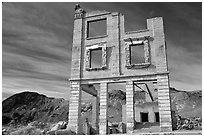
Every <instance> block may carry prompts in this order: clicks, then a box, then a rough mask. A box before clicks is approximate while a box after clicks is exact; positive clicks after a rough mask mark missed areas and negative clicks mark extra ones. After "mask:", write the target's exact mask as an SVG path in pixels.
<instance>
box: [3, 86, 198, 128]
mask: <svg viewBox="0 0 204 137" xmlns="http://www.w3.org/2000/svg"><path fill="white" fill-rule="evenodd" d="M170 93H171V101H172V108H173V109H178V113H179V115H181V116H182V117H200V118H202V91H201V90H200V91H192V92H186V91H180V90H176V89H175V88H170ZM125 99H126V97H125V92H123V91H121V90H113V91H111V92H109V100H108V115H109V121H118V119H121V117H122V114H121V109H122V107H121V105H122V104H124V103H125ZM91 109H92V106H91V103H86V104H83V105H82V116H83V117H84V118H85V117H88V118H91ZM68 113H69V101H68V100H65V99H63V98H50V97H47V96H45V95H42V94H39V93H36V92H28V91H26V92H22V93H18V94H15V95H13V96H11V97H9V98H7V99H5V100H4V101H3V102H2V124H3V125H4V124H8V123H10V122H11V121H15V122H16V123H22V124H26V123H29V122H32V121H41V122H58V121H68ZM15 122H14V123H15Z"/></svg>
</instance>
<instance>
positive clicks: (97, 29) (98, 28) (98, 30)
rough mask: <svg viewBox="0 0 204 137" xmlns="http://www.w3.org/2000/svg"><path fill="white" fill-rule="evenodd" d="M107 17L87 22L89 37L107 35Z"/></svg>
mask: <svg viewBox="0 0 204 137" xmlns="http://www.w3.org/2000/svg"><path fill="white" fill-rule="evenodd" d="M106 26H107V25H106V18H105V19H100V20H93V21H88V22H87V38H90V37H98V36H105V35H107V32H106V31H107V27H106Z"/></svg>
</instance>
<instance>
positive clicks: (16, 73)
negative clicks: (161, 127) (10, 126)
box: [2, 2, 202, 99]
mask: <svg viewBox="0 0 204 137" xmlns="http://www.w3.org/2000/svg"><path fill="white" fill-rule="evenodd" d="M80 4H81V6H82V7H83V8H84V9H85V10H86V11H87V12H89V11H93V10H106V11H110V12H121V13H122V14H124V15H125V28H126V29H125V30H126V31H133V30H139V29H145V28H146V19H147V18H151V17H157V16H162V17H163V18H164V27H165V34H166V40H167V51H168V63H169V69H170V72H171V73H170V79H171V86H172V87H176V88H179V89H184V90H193V89H201V87H202V84H201V82H202V77H201V74H202V69H201V68H202V59H201V57H202V39H201V36H202V16H201V15H202V12H201V11H202V3H198V2H197V3H158V2H157V3H150V2H148V3H147V2H146V3H129V2H128V3H119V2H117V3H115V2H114V3H113V2H112V3H92V2H89V3H80ZM74 6H75V3H69V2H68V3H11V2H9V3H4V4H3V6H2V51H3V52H2V76H3V82H2V91H3V98H5V97H8V96H10V95H12V94H14V93H16V92H21V91H24V90H32V91H38V92H40V93H42V94H46V95H48V96H54V97H65V98H67V99H68V98H69V89H70V88H69V82H68V81H67V79H69V77H70V69H71V68H70V67H71V48H72V32H73V17H74Z"/></svg>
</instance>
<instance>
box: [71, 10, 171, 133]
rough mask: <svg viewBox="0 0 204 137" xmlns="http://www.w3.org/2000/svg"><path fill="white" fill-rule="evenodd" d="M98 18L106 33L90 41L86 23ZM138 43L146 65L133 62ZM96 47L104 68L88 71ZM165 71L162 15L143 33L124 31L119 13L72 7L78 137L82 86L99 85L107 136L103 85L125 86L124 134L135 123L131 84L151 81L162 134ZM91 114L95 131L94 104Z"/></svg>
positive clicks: (167, 119)
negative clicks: (133, 47)
mask: <svg viewBox="0 0 204 137" xmlns="http://www.w3.org/2000/svg"><path fill="white" fill-rule="evenodd" d="M101 19H103V20H104V19H106V24H107V26H106V29H107V30H106V32H107V35H103V36H97V37H88V22H90V21H96V20H101ZM131 40H132V41H131ZM127 41H128V42H127ZM139 41H142V43H141V44H143V45H144V51H145V53H144V55H145V62H144V63H142V64H131V62H130V57H131V55H130V50H129V45H130V42H133V43H137V42H139ZM103 44H104V45H103ZM97 46H99V47H100V46H101V47H102V68H90V66H91V65H90V60H91V59H90V57H91V55H90V54H91V52H90V49H91V48H93V47H95V48H96V47H97ZM168 73H169V72H168V67H167V55H166V45H165V36H164V28H163V19H162V18H161V17H156V18H151V19H147V29H145V30H139V31H131V32H125V28H124V16H123V15H122V14H120V13H117V12H115V13H110V12H106V11H94V12H89V13H85V12H84V10H83V9H82V8H81V7H78V8H77V9H76V13H75V21H74V31H73V48H72V68H71V79H70V81H71V84H70V85H71V98H70V113H69V124H70V125H72V127H74V128H73V129H74V131H76V133H77V134H79V132H78V131H80V128H81V127H80V122H79V118H80V113H79V112H80V110H81V106H80V105H81V104H80V103H81V101H80V100H81V85H80V84H81V83H83V84H93V83H100V94H99V98H100V116H99V134H107V133H108V127H107V90H108V89H107V84H108V83H109V82H126V104H127V106H126V118H123V121H124V122H125V123H124V124H125V125H126V127H127V132H128V133H132V131H133V129H134V124H135V121H134V119H135V118H134V117H135V115H134V112H135V111H134V109H135V107H134V99H133V96H134V94H133V92H134V86H133V82H137V81H144V82H148V81H150V80H151V81H152V80H153V81H154V82H157V88H158V106H159V113H160V121H161V124H160V128H161V131H171V130H172V128H171V127H172V126H171V113H170V111H171V104H170V100H169V99H170V97H169V79H168ZM89 93H91V92H89ZM154 94H156V93H154ZM150 100H151V99H149V100H148V101H150ZM92 113H93V115H94V116H93V123H92V124H93V125H94V126H95V127H97V106H95V105H94V106H93V112H92ZM152 119H153V118H152ZM151 121H153V120H151Z"/></svg>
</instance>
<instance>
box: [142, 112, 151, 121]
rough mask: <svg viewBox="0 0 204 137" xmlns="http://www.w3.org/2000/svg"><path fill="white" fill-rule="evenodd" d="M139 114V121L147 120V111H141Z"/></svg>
mask: <svg viewBox="0 0 204 137" xmlns="http://www.w3.org/2000/svg"><path fill="white" fill-rule="evenodd" d="M140 116H141V122H149V119H148V113H143V112H141V113H140Z"/></svg>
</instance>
